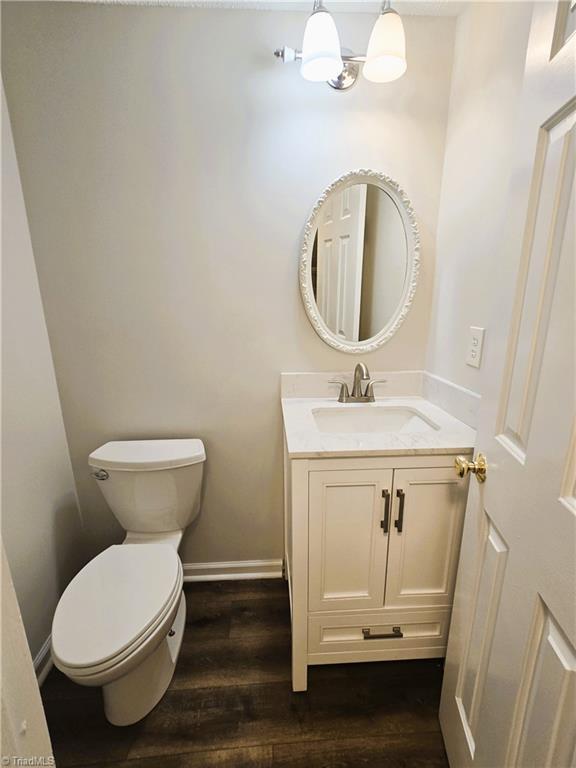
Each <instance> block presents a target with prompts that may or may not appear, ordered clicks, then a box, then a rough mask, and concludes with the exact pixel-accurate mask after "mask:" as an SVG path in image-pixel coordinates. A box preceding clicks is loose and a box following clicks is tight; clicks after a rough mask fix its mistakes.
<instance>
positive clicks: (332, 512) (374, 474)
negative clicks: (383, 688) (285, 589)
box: [285, 455, 467, 690]
mask: <svg viewBox="0 0 576 768" xmlns="http://www.w3.org/2000/svg"><path fill="white" fill-rule="evenodd" d="M285 471H286V474H287V481H288V482H287V486H286V499H285V501H286V520H285V535H286V564H287V572H288V573H287V576H288V581H289V586H290V596H291V609H292V630H293V632H292V640H293V647H292V651H293V653H292V658H293V687H294V690H305V689H306V687H307V668H308V666H309V665H311V664H333V663H339V662H352V661H382V660H386V659H409V658H426V657H440V656H444V655H445V651H446V642H447V633H448V627H449V622H450V610H451V606H452V597H453V591H454V583H455V578H456V567H457V562H458V555H459V549H460V539H461V535H462V524H463V518H464V509H465V504H466V493H467V481H466V480H461V479H459V478H458V477H457V475H456V473H455V471H454V456H453V455H435V456H421V455H418V456H395V457H393V456H383V457H366V458H349V459H346V458H342V459H340V458H326V459H295V460H289V458H288V457H286V462H285Z"/></svg>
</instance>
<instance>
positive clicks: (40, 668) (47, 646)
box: [34, 635, 54, 685]
mask: <svg viewBox="0 0 576 768" xmlns="http://www.w3.org/2000/svg"><path fill="white" fill-rule="evenodd" d="M51 650H52V636H51V635H48V637H47V638H46V640H44V642H43V643H42V648H40V650H39V651H38V653H37V654H36V656H35V657H34V670H35V672H36V679H37V680H38V685H42V683H43V682H44V680H46V678H47V676H48V672H50V670H51V669H52V667H53V666H54V662H53V661H52V653H51Z"/></svg>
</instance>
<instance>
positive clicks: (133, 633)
mask: <svg viewBox="0 0 576 768" xmlns="http://www.w3.org/2000/svg"><path fill="white" fill-rule="evenodd" d="M182 583H183V572H182V564H181V562H180V558H179V557H178V555H177V553H176V552H175V550H174V549H173V548H172V547H170V546H167V545H165V544H147V545H141V544H123V545H116V546H112V547H109V548H108V549H106V550H104V552H102V553H101V554H99V555H98V556H97V557H95V558H94V560H92V561H91V562H89V563H88V564H87V565H86V566H85V567H84V568H83V569H82V570H81V571H80V573H78V575H77V576H76V577H75V578H74V579H73V580H72V582H71V583H70V584H69V585H68V587H67V589H66V591H65V592H64V594H63V595H62V597H61V599H60V602H59V604H58V607H57V609H56V613H55V615H54V621H53V625H52V654H53V657H54V661H55V663H56V666H57V667H58V668H59V669H61V671H63V672H65V673H66V674H68V675H69V676H71V677H73V678H76V679H78V678H89V677H93V676H94V675H98V676H99V675H100V673H105V672H106V671H108V670H112V669H113V668H114V667H116V666H118V665H119V664H120V663H121V662H124V660H128V659H129V658H130V657H134V656H135V655H139V654H138V651H139V650H140V649H143V648H144V647H148V646H150V645H152V646H153V644H154V642H160V640H161V639H162V637H163V634H162V633H163V632H164V629H165V630H166V631H168V629H169V624H170V622H171V621H172V620H173V616H174V615H175V614H176V611H177V608H178V603H179V599H180V595H181V591H182ZM165 624H166V625H167V626H166V627H165V626H164V625H165ZM123 666H124V664H123Z"/></svg>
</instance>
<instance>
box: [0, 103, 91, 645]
mask: <svg viewBox="0 0 576 768" xmlns="http://www.w3.org/2000/svg"><path fill="white" fill-rule="evenodd" d="M2 536H3V540H4V546H5V549H6V554H7V557H8V561H9V563H10V568H11V571H12V576H13V579H14V586H15V589H16V594H17V596H18V601H19V603H20V610H21V612H22V618H23V621H24V626H25V628H26V634H27V636H28V642H29V644H30V649H31V651H32V655H33V656H35V655H36V654H37V653H38V651H39V650H40V648H41V647H42V645H43V643H44V642H45V641H46V638H47V637H48V635H49V634H50V628H51V625H52V616H53V613H54V609H55V608H56V604H57V602H58V598H59V596H60V594H61V593H62V591H63V589H64V588H65V586H66V584H67V583H68V581H69V580H70V578H71V577H72V576H73V575H74V573H75V572H76V570H77V568H78V567H79V565H80V564H81V562H82V559H83V549H82V548H83V536H82V526H81V520H80V516H79V512H78V507H77V503H76V495H75V488H74V478H73V475H72V467H71V464H70V456H69V453H68V446H67V443H66V435H65V433H64V423H63V420H62V412H61V409H60V401H59V399H58V390H57V388H56V379H55V376H54V366H53V363H52V357H51V353H50V346H49V343H48V334H47V331H46V323H45V321H44V314H43V311H42V302H41V298H40V292H39V289H38V278H37V275H36V268H35V266H34V257H33V254H32V247H31V243H30V233H29V231H28V222H27V219H26V211H25V208H24V200H23V198H22V189H21V186H20V178H19V175H18V166H17V163H16V156H15V154H14V144H13V140H12V134H11V131H10V121H9V118H8V113H7V111H6V105H5V100H4V94H2Z"/></svg>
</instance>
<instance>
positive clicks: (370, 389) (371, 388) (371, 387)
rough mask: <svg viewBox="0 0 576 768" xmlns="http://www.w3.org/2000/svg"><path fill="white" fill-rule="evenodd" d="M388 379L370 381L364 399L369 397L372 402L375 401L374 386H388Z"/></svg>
mask: <svg viewBox="0 0 576 768" xmlns="http://www.w3.org/2000/svg"><path fill="white" fill-rule="evenodd" d="M387 381H388V379H370V381H369V382H368V386H367V387H366V392H365V393H364V397H369V398H370V399H371V400H372V401H373V400H374V384H386V382H387Z"/></svg>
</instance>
